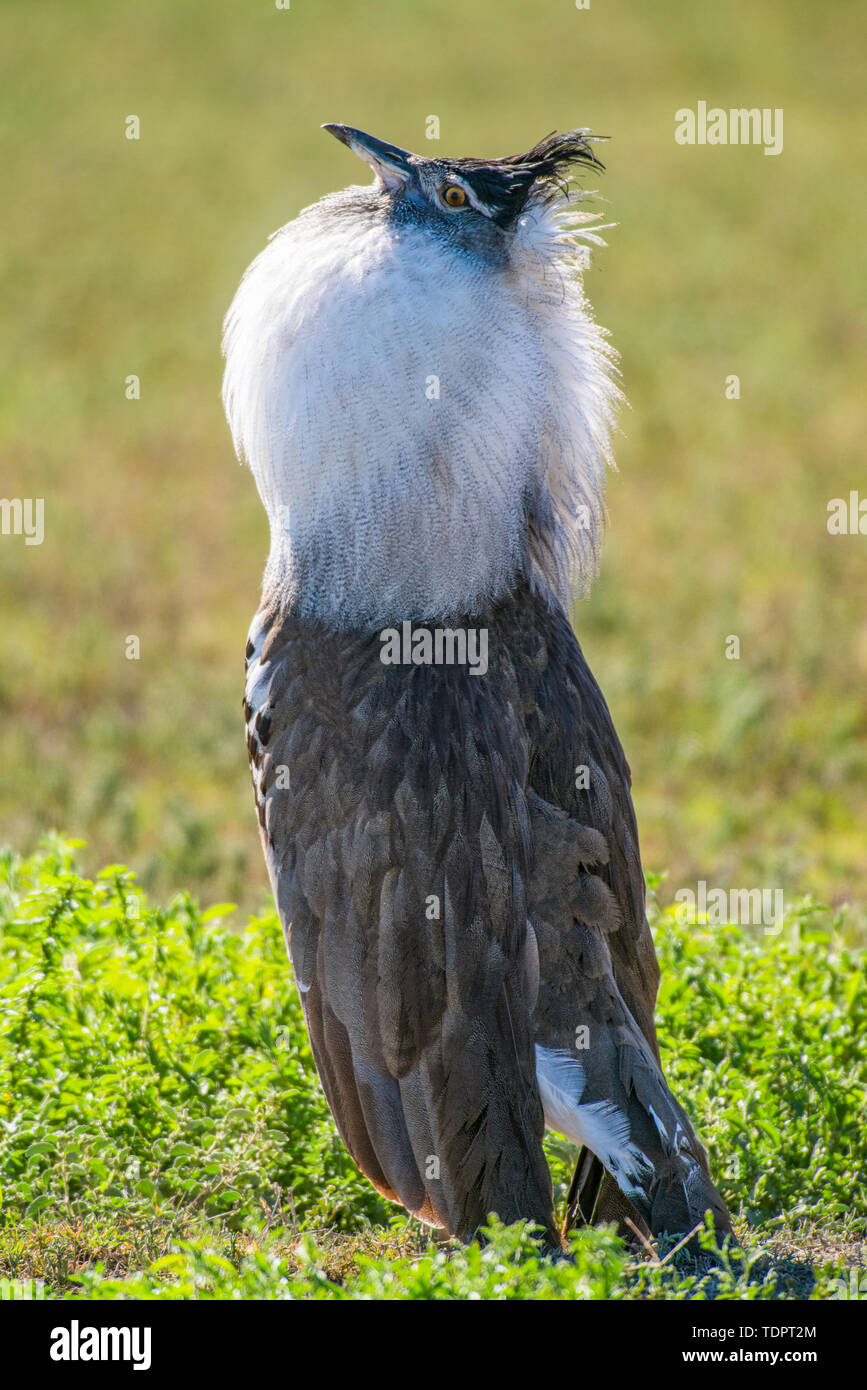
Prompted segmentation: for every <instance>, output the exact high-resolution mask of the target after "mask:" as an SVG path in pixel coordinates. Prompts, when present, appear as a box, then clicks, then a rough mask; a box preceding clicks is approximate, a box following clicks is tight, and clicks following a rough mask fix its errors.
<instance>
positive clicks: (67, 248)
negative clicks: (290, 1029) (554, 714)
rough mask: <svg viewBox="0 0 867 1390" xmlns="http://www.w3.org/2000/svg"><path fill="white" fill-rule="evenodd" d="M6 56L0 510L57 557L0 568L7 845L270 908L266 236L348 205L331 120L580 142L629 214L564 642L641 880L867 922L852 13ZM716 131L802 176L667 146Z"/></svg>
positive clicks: (351, 34)
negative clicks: (115, 864) (778, 123)
mask: <svg viewBox="0 0 867 1390" xmlns="http://www.w3.org/2000/svg"><path fill="white" fill-rule="evenodd" d="M2 30H3V33H2V43H0V51H2V59H0V64H2V72H0V110H2V127H3V136H2V151H0V154H2V169H3V184H4V194H3V219H2V220H3V228H2V317H3V323H4V333H3V340H2V348H0V351H2V362H0V424H2V452H0V496H6V497H44V498H45V525H46V536H45V541H44V544H43V545H42V546H40V547H36V546H33V547H26V546H25V545H24V543H23V539H22V538H21V537H9V536H6V537H0V585H2V596H3V598H2V602H3V609H2V612H3V618H2V633H0V643H2V652H0V776H2V790H0V839H2V840H8V841H10V842H11V843H12V844H13V845H14V846H15V847H16V848H17V849H20V850H22V851H25V850H28V849H30V848H31V847H32V846H33V844H34V843H35V841H36V840H37V839H38V837H39V836H40V834H41V833H42V832H43V831H45V830H46V829H48V828H50V827H58V828H61V829H63V830H65V831H68V832H69V833H71V834H75V835H79V836H81V837H82V838H84V839H86V840H87V841H88V845H89V849H88V851H87V852H86V854H85V856H84V862H85V864H86V865H89V866H90V867H91V868H94V867H96V865H97V864H98V863H101V862H105V861H106V860H122V861H124V862H125V863H128V864H130V865H132V866H133V867H135V868H137V869H138V870H139V871H140V873H141V875H142V877H143V880H144V883H145V885H146V886H147V887H148V888H150V889H152V890H155V891H158V892H166V891H169V890H172V889H175V888H179V887H184V888H189V889H192V890H193V891H195V892H197V893H199V894H200V895H201V896H202V897H204V898H206V899H213V898H215V897H217V898H226V897H229V898H232V899H234V900H235V901H238V902H240V903H242V904H244V905H247V906H250V905H254V904H256V903H258V902H260V901H261V899H262V897H263V895H264V892H265V889H266V879H265V872H264V867H263V864H262V862H261V856H260V853H259V847H258V841H257V834H256V822H255V815H254V811H253V804H252V794H251V790H250V786H249V779H248V773H247V765H246V756H245V750H244V739H243V728H242V719H241V710H240V698H241V686H242V661H243V651H244V642H245V636H246V631H247V626H248V623H249V619H250V617H251V615H252V613H253V611H254V609H255V607H256V605H257V601H258V587H259V580H260V575H261V571H262V568H263V565H264V561H265V555H266V549H267V527H266V523H265V517H264V513H263V512H262V510H261V508H260V504H259V501H258V497H257V495H256V491H255V487H254V485H253V482H252V479H251V477H250V476H249V474H248V473H247V472H246V470H242V469H240V468H239V467H238V465H237V463H236V462H235V460H234V456H233V453H232V448H231V444H230V440H229V436H228V431H227V429H226V427H225V423H224V421H223V417H222V412H221V406H220V400H219V387H220V377H221V362H220V357H219V337H220V323H221V319H222V315H223V313H224V311H225V309H226V307H227V306H228V304H229V301H230V299H231V296H232V294H233V292H234V289H235V286H236V284H237V281H238V279H239V277H240V275H241V272H242V271H243V269H244V267H245V266H246V264H247V263H248V262H249V260H250V259H251V258H252V257H253V255H254V254H255V253H256V252H257V251H258V250H259V249H260V248H261V246H262V245H263V243H264V241H265V238H266V236H267V235H268V234H269V233H270V232H271V231H273V230H274V229H275V228H276V227H278V226H280V225H281V224H282V223H284V222H286V221H288V220H289V219H290V218H291V217H293V216H294V215H295V214H296V213H297V211H298V210H299V209H300V208H301V207H303V206H304V205H305V204H307V203H309V202H311V201H313V200H315V199H316V198H318V197H319V196H321V195H322V194H323V193H325V192H328V191H330V190H332V189H335V188H339V187H342V186H344V185H345V184H347V183H351V182H357V181H362V182H364V181H366V179H367V175H366V172H365V171H364V170H363V169H362V168H361V167H360V166H359V165H358V164H357V163H356V162H355V160H354V159H353V158H352V156H350V154H349V153H348V151H346V150H345V149H343V148H342V147H341V146H340V145H338V144H337V143H336V142H335V141H333V140H331V139H329V138H328V137H327V136H326V135H324V134H321V133H320V131H319V125H320V123H321V122H322V121H327V120H331V121H346V122H348V123H351V124H353V125H357V126H360V127H362V128H363V129H367V130H370V131H372V132H373V133H374V134H376V135H378V136H380V137H383V138H385V139H388V140H391V141H394V142H396V143H399V144H402V145H405V146H409V147H411V148H415V149H418V150H420V151H421V152H437V153H446V154H477V155H485V154H503V153H513V152H515V151H517V150H519V149H524V148H526V147H527V146H528V145H529V144H531V143H532V142H533V141H535V140H536V139H538V138H539V137H540V136H542V135H544V134H545V133H546V132H548V131H550V130H553V129H555V128H557V129H562V128H566V127H569V126H571V125H575V124H584V125H588V126H591V127H592V128H593V129H595V130H596V131H599V132H602V133H605V134H607V135H609V136H610V137H611V142H610V144H608V145H607V146H605V147H602V148H601V150H600V153H601V154H602V157H603V158H604V160H605V162H606V164H607V165H608V173H607V174H606V175H605V176H604V178H603V179H602V180H601V185H602V191H603V192H604V195H605V197H606V199H607V200H608V203H607V206H604V207H603V211H604V212H605V214H606V219H607V218H612V219H614V220H615V221H616V222H617V224H618V225H617V227H616V229H615V230H613V231H612V232H611V233H609V234H608V239H609V249H608V250H606V251H602V252H600V253H598V254H597V255H596V257H595V261H594V266H593V269H592V271H591V272H590V274H589V276H588V279H587V289H588V293H589V295H590V298H591V300H592V302H593V303H594V305H595V307H596V310H597V313H598V316H599V318H600V320H601V322H602V323H603V324H605V325H606V326H607V327H608V328H609V329H610V331H611V333H612V337H613V341H614V343H615V345H616V346H617V347H618V349H619V350H620V352H621V354H622V366H623V373H624V382H625V387H626V391H627V394H628V396H629V399H630V402H631V407H632V408H631V410H630V411H629V412H627V413H626V414H625V416H624V418H623V421H622V427H623V431H624V433H623V437H621V438H620V439H619V441H618V445H617V456H618V461H619V466H620V472H619V473H618V474H616V475H614V476H613V477H612V479H611V483H610V488H609V502H610V511H611V521H612V526H611V530H610V534H609V537H608V541H607V546H606V552H605V557H604V561H603V568H602V573H601V576H600V579H599V581H598V583H597V585H596V587H595V589H594V591H593V593H592V596H591V597H590V599H589V600H588V601H586V602H583V603H582V604H581V605H580V606H579V607H578V609H577V610H576V613H575V622H576V627H577V630H578V632H579V635H580V637H581V640H582V642H583V644H584V646H585V650H586V652H587V655H588V658H589V660H590V663H591V666H592V667H593V669H594V671H595V672H596V675H597V677H598V679H599V681H600V683H601V685H602V688H603V690H604V691H605V693H606V696H607V698H608V700H609V703H610V705H611V707H612V711H613V713H614V717H615V721H616V723H617V726H618V728H619V730H620V733H621V736H622V738H623V741H624V744H625V747H626V751H627V755H628V757H629V759H630V762H631V764H632V768H633V774H634V782H635V799H636V805H637V811H638V817H639V824H640V828H641V832H642V845H643V852H644V859H645V863H646V864H647V866H649V867H651V868H656V869H660V868H667V869H668V870H669V878H668V881H667V883H666V884H664V885H663V887H662V888H661V890H660V898H661V900H662V901H663V902H664V901H667V900H668V898H669V897H670V896H671V895H672V894H673V892H674V890H675V888H676V887H678V886H680V885H689V884H694V883H695V880H696V879H697V878H705V879H707V881H708V882H709V883H711V884H714V885H721V886H751V885H760V884H761V885H765V886H772V885H773V886H782V887H783V888H785V889H786V890H787V892H790V893H805V892H812V893H814V894H815V895H816V896H818V897H821V898H824V899H825V900H826V901H829V902H831V903H834V904H837V903H839V902H842V901H846V900H850V901H852V902H853V903H855V904H859V903H863V901H864V900H865V899H867V892H865V890H867V854H865V823H867V775H865V774H867V752H865V731H867V730H865V725H867V715H865V696H864V689H865V684H867V611H865V592H867V582H865V581H867V537H857V536H839V537H831V536H829V535H828V533H827V529H826V508H827V503H828V500H829V498H832V497H836V496H843V497H845V496H847V495H848V493H849V491H850V489H853V488H858V487H859V486H860V487H861V489H862V493H863V495H867V468H865V465H864V446H863V439H864V428H863V411H862V409H861V406H862V401H863V365H862V364H863V356H862V350H863V346H864V342H863V340H864V319H863V314H862V313H861V312H860V310H859V303H858V299H859V296H861V299H862V303H861V306H860V307H861V308H863V255H864V243H865V222H867V218H865V193H864V190H865V177H864V175H865V169H864V149H863V142H862V144H861V146H860V148H858V147H857V145H856V133H857V131H858V128H859V123H860V122H862V120H863V117H862V103H863V86H864V64H863V58H862V50H863V32H862V31H863V17H862V15H861V13H860V7H859V6H857V5H855V4H853V3H850V2H849V0H832V2H831V3H825V4H824V5H822V6H821V7H820V6H817V5H815V4H812V5H807V4H798V3H784V0H760V3H756V0H749V2H748V0H734V3H730V4H727V5H712V4H696V3H695V0H655V2H654V3H653V4H648V3H646V2H642V0H591V5H590V8H589V9H588V10H577V9H576V8H575V6H574V4H573V3H571V0H556V3H555V0H536V3H534V4H532V5H530V4H526V3H523V4H522V3H517V0H496V2H495V0H473V3H471V4H467V3H466V0H436V3H433V0H414V3H412V5H409V4H407V3H406V0H403V3H398V0H384V3H376V4H374V3H367V4H361V3H346V2H345V0H344V3H337V2H336V0H315V3H314V0H292V5H291V9H289V10H278V9H277V8H276V7H275V5H274V4H273V0H271V3H269V2H268V0H257V3H244V4H242V3H233V2H232V0H208V3H204V0H191V2H188V3H183V4H178V3H173V2H172V0H150V3H148V4H147V5H136V4H130V3H127V4H109V3H90V4H88V3H81V2H79V3H77V4H75V5H70V4H61V3H56V2H54V3H41V4H39V5H32V4H27V3H24V0H5V3H4V6H3V12H2ZM699 100H705V101H707V102H708V104H709V105H711V106H713V105H721V106H724V107H740V106H747V107H753V106H757V107H771V108H778V107H782V108H783V109H784V112H785V117H784V120H785V124H784V135H785V144H784V150H783V153H782V154H781V155H780V156H779V157H777V158H774V157H767V156H765V155H764V154H763V151H762V149H761V148H760V147H708V146H705V147H700V146H695V147H683V146H680V145H678V144H676V143H675V140H674V114H675V111H676V110H677V109H678V108H681V107H693V108H694V107H695V106H696V104H697V102H698V101H699ZM132 114H134V115H137V116H138V117H139V119H140V122H141V138H140V139H139V140H138V141H132V140H127V139H126V138H125V136H124V122H125V118H126V117H127V116H129V115H132ZM431 114H435V115H437V116H439V118H440V122H441V140H440V141H439V143H438V144H436V145H433V146H432V145H429V144H428V143H427V142H426V140H425V120H426V117H427V116H429V115H431ZM859 368H860V370H859ZM731 373H735V374H737V375H738V376H739V378H740V382H741V398H740V400H736V401H731V400H727V399H726V397H725V394H724V388H725V379H726V377H727V376H728V375H729V374H731ZM130 374H136V375H138V376H139V377H140V379H141V399H140V400H138V401H128V400H127V399H125V395H124V383H125V379H126V377H127V376H128V375H130ZM336 408H339V407H336ZM129 634H136V635H138V636H139V638H140V641H141V659H140V660H139V661H128V660H127V659H126V657H125V638H126V637H127V636H128V635H129ZM729 634H736V635H738V636H739V638H740V643H741V658H740V660H739V661H728V660H726V659H725V640H726V638H727V636H728V635H729Z"/></svg>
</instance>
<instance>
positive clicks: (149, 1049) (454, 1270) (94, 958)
mask: <svg viewBox="0 0 867 1390" xmlns="http://www.w3.org/2000/svg"><path fill="white" fill-rule="evenodd" d="M651 907H652V914H653V920H654V926H655V933H656V943H657V949H658V951H659V954H660V959H661V963H662V967H663V982H664V984H663V991H662V994H661V996H660V1004H659V1020H660V1042H661V1046H662V1050H663V1057H664V1064H665V1068H666V1072H667V1075H668V1077H669V1080H670V1082H671V1084H672V1086H673V1088H674V1090H675V1091H676V1092H677V1094H678V1095H680V1096H681V1097H682V1098H683V1100H684V1101H685V1103H686V1105H687V1108H688V1109H689V1110H690V1111H691V1112H692V1113H693V1114H694V1115H695V1116H696V1117H697V1118H698V1119H699V1122H700V1128H701V1132H702V1135H703V1138H704V1139H705V1141H706V1143H707V1144H708V1147H709V1151H710V1156H711V1162H712V1166H713V1168H714V1171H715V1173H716V1175H717V1177H718V1180H719V1182H720V1186H721V1189H722V1191H723V1195H724V1196H725V1198H726V1200H727V1201H728V1203H729V1204H730V1206H731V1208H732V1211H733V1213H734V1214H735V1216H736V1223H737V1230H738V1234H739V1237H740V1239H741V1242H742V1246H743V1253H742V1254H741V1255H740V1256H735V1255H733V1254H732V1253H731V1252H730V1253H729V1254H726V1253H725V1252H723V1254H722V1255H720V1254H715V1255H713V1256H712V1255H711V1254H710V1253H709V1254H708V1256H707V1259H706V1260H705V1261H703V1262H702V1261H698V1262H696V1261H694V1260H689V1259H685V1258H675V1259H674V1260H670V1261H666V1260H665V1254H666V1251H665V1248H664V1247H662V1248H659V1249H658V1250H657V1252H656V1255H655V1257H654V1258H644V1259H637V1258H636V1257H635V1255H634V1254H630V1253H629V1252H627V1251H626V1250H625V1249H624V1247H623V1245H622V1243H621V1242H620V1241H619V1240H618V1239H617V1238H616V1236H615V1235H614V1234H613V1232H611V1231H609V1230H602V1231H584V1232H581V1233H579V1234H578V1235H577V1236H576V1238H575V1242H574V1245H573V1255H574V1259H573V1260H572V1261H571V1262H565V1263H555V1264H551V1263H550V1262H545V1261H542V1262H540V1259H539V1256H538V1251H537V1250H536V1248H535V1246H534V1245H533V1242H532V1240H531V1238H530V1236H529V1234H528V1232H527V1231H526V1230H524V1229H522V1228H521V1227H520V1226H519V1227H514V1228H508V1229H507V1228H499V1227H496V1226H495V1228H494V1231H493V1234H492V1239H491V1241H490V1244H489V1245H487V1246H486V1247H484V1248H480V1247H479V1246H478V1245H475V1246H473V1247H470V1248H469V1249H468V1250H466V1251H464V1250H461V1249H459V1248H454V1247H444V1246H442V1245H438V1244H436V1243H433V1242H431V1240H430V1238H429V1234H427V1233H426V1232H425V1228H423V1227H422V1226H421V1225H420V1224H419V1223H417V1222H415V1221H413V1220H412V1219H410V1218H408V1217H407V1216H405V1215H404V1214H403V1212H402V1211H401V1210H400V1209H399V1208H397V1207H395V1206H392V1205H391V1204H389V1203H387V1202H385V1201H384V1200H382V1199H381V1198H380V1197H378V1195H377V1194H376V1193H375V1192H374V1190H373V1189H372V1188H371V1187H370V1186H369V1184H368V1183H367V1182H366V1181H365V1180H364V1179H362V1178H361V1177H360V1175H359V1173H358V1171H357V1170H356V1168H355V1166H354V1165H353V1163H352V1162H351V1160H350V1159H349V1157H348V1155H347V1153H346V1151H345V1150H344V1148H343V1146H342V1144H341V1143H340V1141H339V1139H338V1137H337V1134H336V1131H335V1129H334V1126H333V1123H332V1121H331V1117H330V1115H329V1113H328V1109H327V1107H326V1104H325V1100H324V1097H323V1095H322V1093H321V1090H320V1088H319V1086H318V1085H317V1084H316V1081H315V1074H314V1069H313V1062H312V1058H311V1055H310V1050H309V1046H308V1042H307V1037H306V1033H305V1030H304V1025H303V1020H302V1016H301V1009H300V1005H299V1001H298V997H297V994H296V992H295V988H294V986H293V984H292V981H291V974H290V971H289V968H288V965H287V962H286V958H285V947H284V944H283V938H282V934H281V932H280V928H279V923H278V922H277V919H276V916H275V914H274V913H273V912H270V913H267V914H265V915H263V916H260V917H254V918H251V919H249V920H246V921H244V920H238V921H236V918H237V917H238V914H237V912H236V910H235V909H234V908H233V907H232V906H231V905H229V904H222V905H220V904H218V905H215V906H214V907H212V908H210V909H208V910H207V911H202V910H200V909H199V908H198V907H197V906H196V904H195V902H194V901H193V900H192V899H191V898H190V897H189V896H188V895H182V896H179V897H177V898H176V899H175V900H174V901H173V902H172V903H171V904H170V905H169V906H168V907H167V908H165V909H162V908H159V907H156V906H154V905H153V904H152V903H151V902H150V901H149V900H148V898H147V897H146V896H145V894H144V893H143V892H142V890H141V888H140V887H139V885H138V883H137V882H136V879H135V877H134V875H133V874H132V873H131V872H130V871H129V870H127V869H125V868H123V867H121V866H117V865H112V866H109V867H107V868H105V869H104V870H102V871H101V872H100V874H99V875H98V876H97V877H96V878H95V879H87V878H84V877H81V876H80V875H79V873H78V872H77V870H76V867H75V846H73V845H71V844H65V843H63V842H61V841H53V842H51V843H50V844H49V845H47V846H46V847H45V848H44V849H43V850H42V851H41V852H40V853H39V854H38V855H36V856H34V857H33V858H31V859H28V860H20V859H16V858H15V857H14V856H12V855H11V854H7V855H6V856H5V857H4V858H3V860H2V865H0V929H2V935H0V941H2V947H0V999H2V1024H0V1030H2V1047H0V1182H2V1205H0V1274H2V1276H3V1277H6V1278H10V1279H19V1280H23V1279H30V1278H33V1279H41V1280H43V1281H44V1282H45V1284H46V1286H47V1288H48V1289H49V1290H50V1291H51V1292H52V1293H53V1294H56V1295H60V1296H65V1297H79V1296H84V1295H86V1296H87V1297H89V1298H101V1297H106V1298H109V1297H116V1296H118V1295H120V1294H123V1295H125V1296H134V1297H144V1298H150V1297H170V1298H185V1297H210V1298H225V1297H239V1296H241V1297H251V1298H260V1297H293V1298H366V1297H377V1298H380V1297H386V1298H392V1297H393V1298H468V1297H473V1298H576V1297H581V1298H585V1297H586V1298H606V1299H607V1298H636V1297H643V1298H644V1297H651V1298H661V1297H666V1298H683V1297H694V1296H707V1295H708V1294H710V1295H712V1296H714V1297H717V1298H726V1297H729V1298H779V1297H804V1296H807V1297H815V1298H827V1297H829V1296H832V1295H833V1293H834V1290H835V1289H839V1288H844V1289H848V1288H849V1286H850V1283H851V1279H852V1277H853V1276H852V1270H854V1271H855V1276H854V1277H855V1279H856V1281H857V1280H858V1279H860V1278H861V1277H862V1274H861V1270H862V1268H863V1265H864V1244H863V1241H864V1228H865V1218H867V1187H865V1178H864V1174H865V1171H867V1140H865V1130H867V1126H865V1119H867V1115H865V1110H867V1100H865V1094H867V1059H865V1057H864V1054H863V1049H859V1046H858V1039H859V1038H860V1037H862V1036H863V1035H864V1031H865V1028H867V980H865V975H864V960H863V954H862V953H861V952H859V951H853V950H852V948H851V947H850V946H849V945H848V944H847V923H846V919H845V914H843V913H834V912H832V911H831V910H830V909H828V908H826V907H822V906H820V905H816V904H812V903H809V902H805V903H802V904H799V905H798V906H797V907H794V908H793V909H792V910H791V912H790V914H789V916H788V917H787V919H786V922H785V923H784V928H783V931H782V933H781V934H780V937H779V939H777V938H775V939H770V938H767V937H764V936H762V935H761V934H754V933H753V934H751V933H750V931H748V930H745V929H742V928H739V927H731V926H727V927H724V928H713V929H710V928H708V927H706V926H703V925H702V924H700V923H696V922H693V923H691V924H689V925H681V924H679V923H678V922H677V921H676V919H675V916H674V914H673V912H671V911H670V910H667V911H661V910H659V909H658V908H657V907H656V905H655V902H654V900H653V899H652V900H651ZM548 1151H549V1159H550V1162H551V1165H552V1169H553V1172H554V1177H555V1186H556V1191H557V1195H558V1199H559V1201H560V1204H561V1207H562V1203H563V1199H564V1196H565V1190H566V1186H567V1184H568V1180H569V1177H570V1173H571V1167H572V1164H573V1162H574V1157H575V1153H574V1150H572V1149H571V1148H570V1146H569V1145H568V1144H566V1143H565V1142H564V1141H561V1140H558V1139H556V1138H551V1139H549V1141H548ZM707 1241H708V1246H709V1251H710V1249H711V1246H712V1238H711V1237H708V1238H707ZM834 1281H842V1283H836V1282H834Z"/></svg>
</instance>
